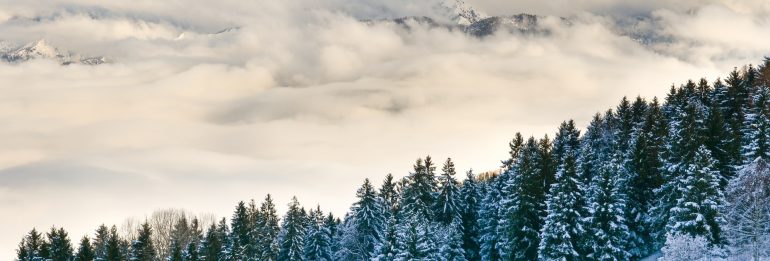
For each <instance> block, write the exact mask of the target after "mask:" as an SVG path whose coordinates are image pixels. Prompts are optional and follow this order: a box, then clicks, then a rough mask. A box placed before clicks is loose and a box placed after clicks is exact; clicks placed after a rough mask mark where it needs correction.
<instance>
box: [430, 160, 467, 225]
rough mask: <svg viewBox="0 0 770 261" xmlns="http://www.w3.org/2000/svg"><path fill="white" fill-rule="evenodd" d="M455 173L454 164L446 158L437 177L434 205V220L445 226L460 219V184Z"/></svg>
mask: <svg viewBox="0 0 770 261" xmlns="http://www.w3.org/2000/svg"><path fill="white" fill-rule="evenodd" d="M455 174H456V171H455V164H454V163H453V162H452V159H451V158H447V159H446V161H445V162H444V166H443V167H442V168H441V175H440V176H439V178H438V183H439V188H438V197H437V198H436V205H435V207H434V212H435V213H436V221H437V222H439V223H441V224H443V225H445V226H446V225H449V224H451V223H452V222H453V221H455V220H457V219H460V208H461V205H460V186H459V183H458V182H457V179H455V177H454V176H455Z"/></svg>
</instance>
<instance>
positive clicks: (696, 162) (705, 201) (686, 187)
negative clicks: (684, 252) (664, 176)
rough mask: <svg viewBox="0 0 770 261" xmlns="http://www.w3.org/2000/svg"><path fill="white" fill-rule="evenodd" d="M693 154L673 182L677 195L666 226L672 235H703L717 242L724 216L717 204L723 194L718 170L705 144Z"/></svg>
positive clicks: (720, 235) (721, 238) (720, 238)
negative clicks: (677, 180)
mask: <svg viewBox="0 0 770 261" xmlns="http://www.w3.org/2000/svg"><path fill="white" fill-rule="evenodd" d="M694 157H695V158H694V159H693V161H692V163H689V164H687V165H686V166H685V168H684V172H683V175H682V176H681V177H679V182H677V184H678V186H677V188H676V190H677V194H678V198H677V200H676V204H675V205H674V207H673V208H671V217H670V220H669V224H668V226H667V230H668V232H669V233H670V234H673V235H680V234H681V235H688V236H692V237H697V236H703V237H705V238H706V239H708V240H709V242H710V243H711V244H716V245H720V244H722V243H723V236H722V226H723V224H724V219H723V218H722V216H721V214H720V213H719V206H721V205H722V204H723V202H724V197H723V195H722V192H721V190H720V188H719V172H718V171H717V170H716V169H715V167H714V165H715V161H714V159H713V158H711V153H710V152H709V151H708V149H706V147H705V146H701V147H699V148H698V149H697V151H696V153H695V156H694Z"/></svg>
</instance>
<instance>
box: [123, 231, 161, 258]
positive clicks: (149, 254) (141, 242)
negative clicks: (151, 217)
mask: <svg viewBox="0 0 770 261" xmlns="http://www.w3.org/2000/svg"><path fill="white" fill-rule="evenodd" d="M157 259H158V257H157V252H155V245H154V244H153V242H152V228H150V224H148V223H147V222H144V224H142V227H141V228H139V232H138V235H137V237H136V239H135V240H134V241H133V242H131V251H130V253H129V260H131V261H154V260H157Z"/></svg>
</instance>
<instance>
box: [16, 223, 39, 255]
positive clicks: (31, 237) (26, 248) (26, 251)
mask: <svg viewBox="0 0 770 261" xmlns="http://www.w3.org/2000/svg"><path fill="white" fill-rule="evenodd" d="M44 241H45V240H44V239H43V235H42V234H41V233H40V232H37V230H36V229H34V228H33V229H32V230H31V231H29V234H27V235H26V236H24V238H22V240H21V243H19V249H17V250H16V254H17V255H16V258H17V259H18V260H19V261H32V260H39V259H41V258H42V255H41V252H42V248H43V245H44V244H43V242H44Z"/></svg>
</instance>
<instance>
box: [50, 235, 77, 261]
mask: <svg viewBox="0 0 770 261" xmlns="http://www.w3.org/2000/svg"><path fill="white" fill-rule="evenodd" d="M47 236H48V257H47V258H48V259H50V260H53V261H69V260H70V259H72V258H73V250H72V242H70V239H69V237H68V235H67V232H66V231H64V228H59V229H56V228H53V227H52V228H51V231H50V232H48V234H47Z"/></svg>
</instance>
